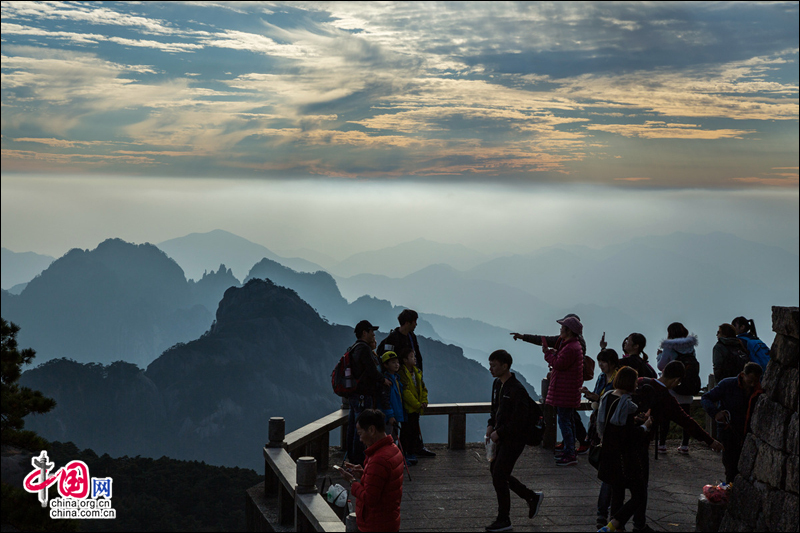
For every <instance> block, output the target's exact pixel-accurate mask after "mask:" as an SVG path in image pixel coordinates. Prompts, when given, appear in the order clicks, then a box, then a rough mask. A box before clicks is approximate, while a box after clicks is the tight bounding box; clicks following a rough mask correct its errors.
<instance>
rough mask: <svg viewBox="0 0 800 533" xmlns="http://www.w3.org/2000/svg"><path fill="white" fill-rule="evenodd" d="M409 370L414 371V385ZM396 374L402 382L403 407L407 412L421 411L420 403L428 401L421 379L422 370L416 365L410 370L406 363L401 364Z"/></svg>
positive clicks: (426, 391)
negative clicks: (415, 381)
mask: <svg viewBox="0 0 800 533" xmlns="http://www.w3.org/2000/svg"><path fill="white" fill-rule="evenodd" d="M411 372H413V373H414V377H415V378H416V380H417V383H416V385H415V384H414V380H413V379H412V377H411ZM397 376H398V377H399V378H400V382H401V383H402V384H403V407H405V409H406V411H408V412H409V413H421V412H422V404H423V403H428V389H427V388H426V387H425V383H424V382H423V381H422V372H420V370H419V368H417V367H414V369H413V371H410V370H409V369H408V367H407V366H406V365H401V366H400V371H399V372H398V373H397Z"/></svg>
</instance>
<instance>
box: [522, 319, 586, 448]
mask: <svg viewBox="0 0 800 533" xmlns="http://www.w3.org/2000/svg"><path fill="white" fill-rule="evenodd" d="M569 317H574V318H576V319H578V321H580V317H579V316H578V315H576V314H574V313H570V314H568V315H566V316H565V317H564V319H567V318H569ZM510 335H511V336H512V337H514V340H515V341H516V340H522V341H525V342H529V343H531V344H535V345H537V346H541V345H542V342H546V343H547V345H548V346H551V347H553V348H555V349H556V350H558V349H559V347H560V346H561V337H560V336H559V335H553V336H547V335H531V334H528V333H524V334H523V333H511V334H510ZM578 342H579V343H580V345H581V351H582V354H583V355H586V340H585V339H584V338H583V334H581V335H578ZM547 377H548V379H549V378H550V375H549V374H548V376H547ZM572 424H573V427H574V429H575V441H576V443H575V444H576V447H577V449H576V453H577V454H578V455H584V454H586V453H589V440H588V439H587V433H586V428H585V427H584V425H583V420H582V419H581V415H580V413H579V412H578V410H577V409H576V410H575V414H574V415H573V417H572ZM555 452H556V455H563V453H564V442H563V440H562V441H561V442H560V443H558V444H556V448H555Z"/></svg>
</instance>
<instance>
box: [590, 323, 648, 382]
mask: <svg viewBox="0 0 800 533" xmlns="http://www.w3.org/2000/svg"><path fill="white" fill-rule="evenodd" d="M645 346H647V338H646V337H645V336H644V335H642V334H641V333H631V334H630V335H628V336H627V337H625V339H624V340H623V341H622V359H620V361H619V366H620V367H623V366H629V367H631V368H632V369H634V370H636V373H637V374H638V375H639V377H644V378H655V377H656V371H655V370H653V367H652V366H650V363H648V357H647V354H646V353H645V352H644V348H645ZM600 348H602V349H605V344H604V343H603V341H601V342H600Z"/></svg>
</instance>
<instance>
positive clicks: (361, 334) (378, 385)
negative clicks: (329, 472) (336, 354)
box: [345, 320, 392, 464]
mask: <svg viewBox="0 0 800 533" xmlns="http://www.w3.org/2000/svg"><path fill="white" fill-rule="evenodd" d="M377 329H378V327H377V326H373V325H372V324H370V323H369V321H368V320H362V321H361V322H359V323H358V324H356V328H355V334H356V338H357V339H358V340H356V343H355V344H353V345H352V346H351V347H350V349H349V350H348V351H347V354H346V355H345V358H347V357H348V356H349V359H350V374H351V376H352V379H353V382H354V386H355V393H354V394H352V395H350V396H349V397H348V400H349V401H350V418H349V421H348V426H347V458H348V459H349V461H350V462H352V463H356V464H362V463H363V462H364V445H363V444H362V443H361V441H360V440H359V439H357V438H356V436H355V435H356V419H357V418H358V415H360V414H361V413H362V412H363V411H364V410H365V409H374V408H377V407H379V402H380V396H381V392H382V390H383V387H384V386H387V387H390V386H391V384H392V383H391V382H390V381H389V380H388V379H386V378H385V377H384V375H383V372H382V371H381V362H380V360H379V359H378V356H377V355H375V352H373V351H372V346H373V345H374V343H375V330H377Z"/></svg>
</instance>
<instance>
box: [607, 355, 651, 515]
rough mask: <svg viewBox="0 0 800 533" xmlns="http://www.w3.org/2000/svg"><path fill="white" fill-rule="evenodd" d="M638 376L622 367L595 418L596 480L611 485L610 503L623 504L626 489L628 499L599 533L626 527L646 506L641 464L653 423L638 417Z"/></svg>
mask: <svg viewBox="0 0 800 533" xmlns="http://www.w3.org/2000/svg"><path fill="white" fill-rule="evenodd" d="M638 377H639V376H638V374H637V373H636V371H635V370H634V369H633V368H631V367H629V366H626V367H623V368H621V369H620V370H619V372H617V375H616V376H615V377H614V382H613V386H614V390H613V391H612V392H611V393H609V394H605V395H603V397H602V398H601V399H600V406H599V409H598V415H597V432H598V434H599V435H600V437H601V438H602V442H603V445H602V448H601V454H600V465H599V468H598V469H597V477H598V478H600V480H602V481H603V482H604V483H608V484H609V485H611V491H612V495H613V499H614V500H615V501H616V502H622V501H624V499H625V489H629V490H630V492H631V499H630V500H628V501H627V502H625V503H624V504H622V505H620V506H619V507H618V508H617V509H615V510H614V511H613V513H612V517H611V520H610V521H609V522H608V524H605V525H604V527H601V528H600V529H599V531H616V530H617V529H620V528H621V527H623V526H624V525H625V523H626V522H627V521H628V520H629V519H630V518H631V516H633V514H634V512H636V511H637V510H638V509H639V508H640V507H641V506H642V505H643V504H646V502H647V478H648V475H647V472H646V471H647V468H648V467H649V465H648V463H647V461H645V460H642V453H641V449H642V448H645V449H646V448H647V442H648V439H647V437H645V433H647V432H649V431H650V427H651V426H652V424H653V419H652V418H651V417H650V415H649V413H644V414H641V413H640V414H638V415H637V409H638V405H636V403H634V401H633V399H632V398H631V394H633V393H634V391H635V390H636V387H637V379H638Z"/></svg>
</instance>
